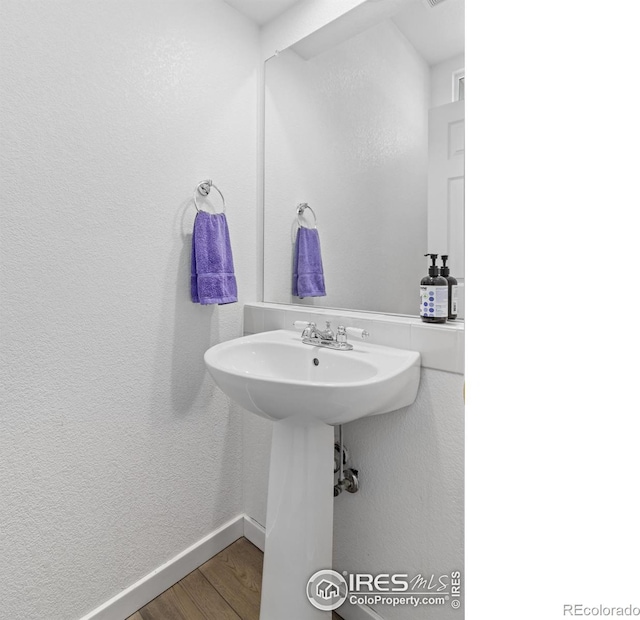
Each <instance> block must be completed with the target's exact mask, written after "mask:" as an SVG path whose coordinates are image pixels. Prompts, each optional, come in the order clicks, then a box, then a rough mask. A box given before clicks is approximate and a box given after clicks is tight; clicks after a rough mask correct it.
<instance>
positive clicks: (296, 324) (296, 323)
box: [293, 321, 316, 329]
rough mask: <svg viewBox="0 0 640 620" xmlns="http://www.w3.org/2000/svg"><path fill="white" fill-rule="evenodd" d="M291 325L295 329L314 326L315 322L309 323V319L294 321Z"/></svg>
mask: <svg viewBox="0 0 640 620" xmlns="http://www.w3.org/2000/svg"><path fill="white" fill-rule="evenodd" d="M293 326H294V327H295V328H296V329H306V328H307V327H315V326H316V324H315V323H309V321H294V322H293Z"/></svg>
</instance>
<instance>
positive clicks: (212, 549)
mask: <svg viewBox="0 0 640 620" xmlns="http://www.w3.org/2000/svg"><path fill="white" fill-rule="evenodd" d="M243 534H244V516H243V515H240V516H238V517H236V518H235V519H232V520H231V521H229V522H228V523H225V524H224V525H222V526H221V527H219V528H218V529H217V530H215V531H214V532H211V534H209V535H208V536H205V537H204V538H203V539H202V540H199V541H198V542H197V543H195V544H194V545H191V547H189V548H188V549H185V550H184V551H183V552H182V553H179V554H178V555H177V556H175V557H174V558H172V559H171V560H169V561H168V562H166V563H165V564H163V565H162V566H160V567H159V568H156V569H155V570H154V571H152V572H150V573H149V574H148V575H146V576H145V577H143V578H142V579H140V581H137V582H136V583H134V584H133V585H132V586H129V587H128V588H127V589H126V590H123V591H122V592H120V594H117V595H116V596H114V597H113V598H112V599H110V600H108V601H107V602H106V603H104V604H103V605H100V607H98V608H97V609H94V610H93V611H92V612H90V613H89V614H87V615H86V616H84V617H82V618H81V620H124V618H128V617H129V616H130V615H131V614H133V613H135V612H136V611H137V610H138V609H140V608H141V607H144V606H145V605H146V604H147V603H148V602H149V601H152V600H153V599H154V598H156V596H159V595H160V594H162V593H163V592H164V591H165V590H167V589H168V588H170V587H171V586H172V585H173V584H174V583H177V582H178V581H180V580H181V579H182V578H183V577H186V576H187V575H188V574H189V573H190V572H191V571H194V570H195V569H196V568H198V566H200V565H201V564H204V563H205V562H206V561H207V560H210V559H211V558H212V557H213V556H214V555H216V554H217V553H220V551H222V550H223V549H224V548H225V547H228V546H229V545H230V544H231V543H232V542H235V541H236V540H238V538H241V537H242V536H243Z"/></svg>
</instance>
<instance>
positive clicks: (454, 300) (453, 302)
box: [440, 254, 458, 321]
mask: <svg viewBox="0 0 640 620" xmlns="http://www.w3.org/2000/svg"><path fill="white" fill-rule="evenodd" d="M440 258H441V259H442V267H440V275H441V276H442V277H443V278H444V279H445V280H446V281H447V282H448V283H449V309H448V315H447V318H448V319H449V320H450V321H452V320H453V319H455V318H457V316H458V281H457V280H456V279H455V278H454V277H453V276H450V275H449V267H447V260H449V256H448V254H443V255H442V256H441V257H440Z"/></svg>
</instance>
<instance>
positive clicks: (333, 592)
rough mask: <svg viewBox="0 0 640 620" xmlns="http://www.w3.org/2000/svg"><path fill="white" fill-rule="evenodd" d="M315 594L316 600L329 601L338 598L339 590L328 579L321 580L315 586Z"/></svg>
mask: <svg viewBox="0 0 640 620" xmlns="http://www.w3.org/2000/svg"><path fill="white" fill-rule="evenodd" d="M316 594H317V596H318V598H323V599H325V600H331V599H332V598H333V597H334V596H340V590H339V589H338V586H337V585H336V584H335V583H331V582H330V581H329V580H328V579H323V580H322V581H321V582H320V583H319V584H318V585H316Z"/></svg>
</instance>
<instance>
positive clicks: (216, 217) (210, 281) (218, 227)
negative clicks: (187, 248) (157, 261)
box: [191, 211, 238, 305]
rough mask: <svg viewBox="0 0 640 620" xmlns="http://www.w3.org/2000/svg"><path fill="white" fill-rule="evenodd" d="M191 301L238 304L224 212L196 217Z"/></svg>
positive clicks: (199, 213)
mask: <svg viewBox="0 0 640 620" xmlns="http://www.w3.org/2000/svg"><path fill="white" fill-rule="evenodd" d="M191 301H193V302H194V303H201V304H203V305H204V304H230V303H233V302H234V301H238V287H237V285H236V276H235V273H234V270H233V255H232V254H231V243H230V241H229V228H228V227H227V218H226V217H225V214H224V213H206V212H205V211H199V212H198V214H197V215H196V220H195V222H194V223H193V246H192V251H191Z"/></svg>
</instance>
